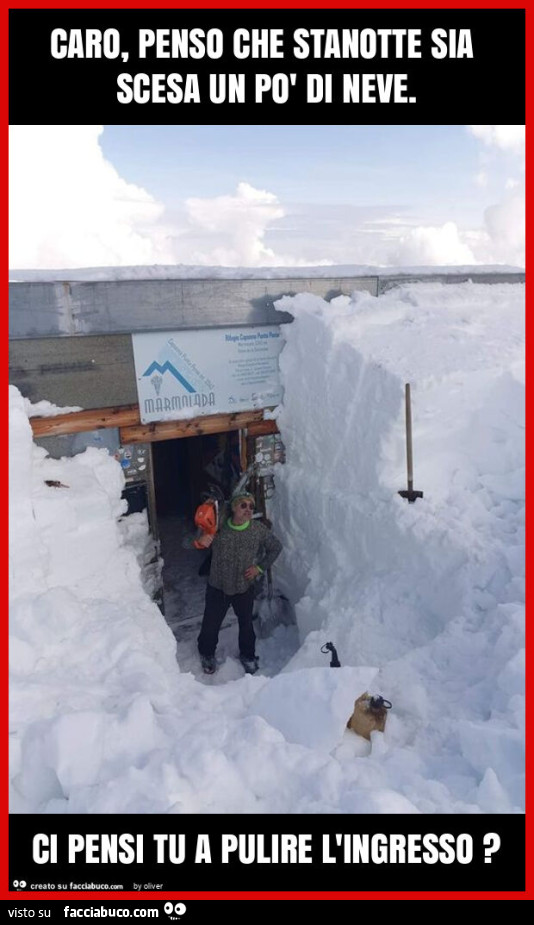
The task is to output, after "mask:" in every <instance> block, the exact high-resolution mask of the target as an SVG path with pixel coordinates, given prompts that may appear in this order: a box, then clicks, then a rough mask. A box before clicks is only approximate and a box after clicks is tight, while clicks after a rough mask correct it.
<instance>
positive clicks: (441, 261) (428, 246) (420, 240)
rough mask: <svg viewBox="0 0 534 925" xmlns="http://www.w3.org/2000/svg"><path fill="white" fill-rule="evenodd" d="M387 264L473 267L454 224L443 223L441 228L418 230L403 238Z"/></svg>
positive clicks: (465, 246) (469, 250)
mask: <svg viewBox="0 0 534 925" xmlns="http://www.w3.org/2000/svg"><path fill="white" fill-rule="evenodd" d="M391 263H392V264H398V265H399V266H416V265H423V266H444V265H446V264H450V265H456V266H461V265H465V264H474V263H477V260H476V259H475V255H474V254H473V251H472V250H471V248H470V247H469V246H468V245H467V244H466V243H465V242H464V240H463V239H462V235H461V234H460V232H459V230H458V228H457V226H456V224H455V223H454V222H445V224H444V225H441V226H426V227H424V226H419V227H417V228H412V229H410V230H409V231H408V232H407V233H406V234H403V235H402V236H401V237H400V238H399V240H398V242H397V245H396V248H395V249H394V251H393V253H392V255H391Z"/></svg>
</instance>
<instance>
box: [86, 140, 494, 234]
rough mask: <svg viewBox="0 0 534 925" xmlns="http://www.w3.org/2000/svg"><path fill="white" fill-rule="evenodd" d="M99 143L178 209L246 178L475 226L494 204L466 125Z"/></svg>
mask: <svg viewBox="0 0 534 925" xmlns="http://www.w3.org/2000/svg"><path fill="white" fill-rule="evenodd" d="M101 145H102V149H103V151H104V154H105V155H106V157H108V158H109V159H110V160H111V162H112V163H113V164H114V165H115V166H116V167H117V168H118V169H119V172H120V173H121V175H122V176H123V177H124V178H125V179H127V180H130V181H131V182H133V183H136V184H138V185H140V186H143V187H145V188H146V189H149V190H150V191H151V192H152V193H153V194H154V195H155V196H156V197H157V198H158V199H161V200H163V201H165V202H166V203H167V204H168V205H169V206H171V207H172V206H175V205H177V204H179V203H180V202H181V201H183V200H184V199H185V198H187V197H188V196H209V197H211V196H218V195H221V193H223V192H227V191H228V190H230V189H233V188H234V187H235V186H236V185H237V183H238V182H240V181H242V180H246V181H247V182H248V183H250V184H251V185H252V186H255V187H257V188H260V189H268V190H270V191H272V192H274V193H276V195H277V196H278V197H279V198H280V199H281V200H283V201H286V202H310V203H323V204H325V203H352V204H354V205H357V206H390V205H393V206H397V207H399V208H403V209H409V210H412V209H413V210H415V211H417V212H419V213H422V214H428V216H429V217H431V218H432V217H434V218H435V217H436V216H437V215H438V214H442V213H443V219H444V220H445V218H446V217H450V211H451V208H452V209H454V213H455V217H456V218H457V220H459V221H472V220H474V219H476V218H477V217H478V218H480V211H481V209H482V208H484V206H485V204H487V194H486V192H484V191H483V190H482V189H481V188H480V187H478V186H476V184H475V183H474V181H473V178H474V176H475V175H476V174H477V173H478V172H479V170H480V144H479V143H478V142H477V140H476V139H475V138H474V137H473V135H471V134H469V133H468V132H467V131H466V127H465V126H463V125H325V126H317V125H297V126H285V125H230V126H228V125H171V126H167V125H163V126H157V125H131V126H130V125H106V126H105V127H104V133H103V135H102V139H101ZM503 167H504V164H502V163H500V164H499V169H498V170H496V171H494V173H493V175H492V178H491V180H492V184H493V185H494V186H497V185H498V184H499V182H501V179H502V172H503ZM445 212H446V213H447V215H446V216H445Z"/></svg>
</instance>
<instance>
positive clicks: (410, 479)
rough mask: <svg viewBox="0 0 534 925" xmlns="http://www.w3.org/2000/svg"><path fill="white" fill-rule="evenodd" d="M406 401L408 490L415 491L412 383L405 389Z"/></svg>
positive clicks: (407, 384)
mask: <svg viewBox="0 0 534 925" xmlns="http://www.w3.org/2000/svg"><path fill="white" fill-rule="evenodd" d="M404 400H405V405H406V468H407V470H408V490H409V491H411V490H412V489H413V450H412V399H411V394H410V383H409V382H407V383H406V385H405V387H404Z"/></svg>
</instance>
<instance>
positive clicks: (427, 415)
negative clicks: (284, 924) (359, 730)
mask: <svg viewBox="0 0 534 925" xmlns="http://www.w3.org/2000/svg"><path fill="white" fill-rule="evenodd" d="M523 301H524V290H523V286H522V285H519V284H514V285H506V284H496V285H491V286H490V285H481V284H477V285H472V284H468V283H462V284H449V285H446V286H444V285H440V284H438V283H435V282H429V283H419V284H405V285H403V286H400V287H398V288H397V289H394V290H391V291H390V292H388V293H387V294H385V295H383V296H380V297H379V298H373V297H371V296H368V295H366V294H364V293H359V294H358V293H355V294H354V296H353V297H352V298H347V297H340V298H338V299H335V300H333V301H332V302H330V303H326V302H324V301H323V300H321V299H319V298H316V297H313V296H310V295H304V294H301V295H298V296H295V297H293V298H286V299H284V300H282V301H281V303H278V304H279V307H280V308H281V309H283V310H284V311H289V312H290V313H291V314H293V315H294V318H295V321H294V323H293V324H291V325H284V326H283V333H284V337H285V339H286V343H285V347H284V349H283V351H282V354H281V357H280V365H281V374H282V379H283V384H284V389H285V392H284V400H283V404H282V405H281V406H280V408H279V409H278V411H277V412H276V413H277V416H278V419H279V424H280V428H281V431H282V435H283V438H284V441H285V444H286V453H287V462H286V465H285V466H280V467H278V468H277V471H276V473H275V477H276V485H277V491H276V494H275V498H274V503H273V509H272V512H271V514H272V519H273V522H274V524H275V530H276V532H277V534H278V535H279V536H280V538H281V539H282V540H283V542H284V552H283V554H282V557H281V558H280V560H279V562H277V565H276V572H277V583H278V584H280V585H281V586H282V588H283V590H285V592H286V593H287V594H288V595H289V596H290V597H291V598H292V600H293V601H294V603H295V605H296V613H297V620H298V632H299V638H300V647H299V649H298V651H297V652H296V654H295V655H294V656H293V658H292V659H291V660H290V661H289V663H288V664H286V665H285V667H284V668H283V670H282V672H281V673H280V674H278V675H277V676H276V677H273V678H269V677H267V676H265V675H256V676H254V677H249V676H245V677H242V676H241V677H238V678H223V680H225V681H226V683H222V684H213V685H209V684H200V683H198V681H197V680H196V678H195V676H194V674H193V673H192V672H191V671H183V670H182V671H180V668H179V666H178V662H177V660H176V645H175V640H174V637H173V634H172V632H171V631H170V629H169V628H168V627H167V625H166V624H165V621H164V620H163V618H162V616H161V614H160V613H159V611H158V609H157V607H156V605H155V604H153V603H152V602H151V600H150V599H149V596H148V595H147V593H146V591H145V589H144V588H143V586H142V583H141V579H140V570H139V561H138V559H139V556H140V554H141V550H142V544H143V535H144V530H145V529H146V527H145V526H143V525H142V523H141V521H138V523H137V525H136V529H135V530H134V529H132V528H131V525H130V527H127V526H126V525H127V521H121V520H120V517H121V514H122V513H123V505H122V502H121V500H120V494H121V489H122V484H123V481H122V479H123V477H122V474H121V470H120V466H119V465H118V463H116V461H115V460H114V459H112V458H110V457H109V455H108V454H107V451H105V450H96V449H89V450H87V451H86V452H85V453H83V454H81V455H79V456H76V457H74V458H72V459H63V460H53V459H50V458H48V457H47V456H46V453H45V451H44V450H43V449H41V448H39V447H36V446H34V445H33V444H32V439H31V429H30V426H29V423H28V420H27V414H26V408H25V403H24V400H23V398H22V397H21V396H20V394H19V393H18V392H17V390H16V389H11V392H10V397H11V403H10V406H11V412H10V426H11V453H10V470H11V497H10V519H11V554H10V576H11V753H10V760H11V771H10V775H11V785H12V786H11V808H12V811H13V812H35V813H54V812H63V813H76V812H82V813H121V812H127V813H129V812H132V813H160V812H164V813H167V812H168V813H307V812H313V813H450V812H459V813H480V812H484V813H509V812H521V811H522V808H523V805H524V804H523V770H524V758H523V742H524V738H523V726H522V723H523V708H524V696H523V684H524V660H523V658H524V650H523V575H524V572H523V513H524V506H523V474H524V471H523V445H524V443H523V436H524V434H523V425H524V410H523V396H524V387H523V348H524V338H523V320H522V315H523ZM408 381H409V382H411V383H412V402H413V419H414V456H415V487H416V488H420V489H422V490H424V500H423V501H422V502H417V503H416V504H414V505H408V504H407V503H406V502H404V501H403V500H402V499H401V498H400V497H399V495H398V493H397V492H398V490H399V489H400V488H403V487H405V482H406V471H405V443H404V408H403V389H404V383H405V382H408ZM45 397H46V396H43V398H45ZM46 479H53V480H56V481H59V482H61V483H62V484H63V485H64V486H67V487H65V488H51V487H49V486H46V485H45V480H46ZM139 516H140V515H139ZM327 640H328V641H329V640H331V641H333V642H334V644H335V645H336V648H337V650H338V653H339V657H340V660H341V665H342V667H341V669H335V670H332V669H330V668H328V658H327V657H326V656H325V655H323V654H321V652H320V647H321V645H322V644H324V642H326V641H327ZM366 689H371V690H372V692H373V693H381V694H383V695H384V696H385V697H387V698H388V699H390V700H391V701H392V702H393V709H392V710H391V711H390V714H389V716H388V721H387V725H386V730H385V733H383V734H382V733H373V734H372V737H371V741H370V742H367V741H365V740H362V739H360V738H359V737H357V736H355V735H354V734H352V733H351V732H349V731H347V730H346V729H345V724H346V721H347V719H348V717H349V716H350V714H351V712H352V709H353V705H354V700H355V699H356V698H357V697H358V696H359V695H360V694H361V693H362V692H363V691H364V690H366Z"/></svg>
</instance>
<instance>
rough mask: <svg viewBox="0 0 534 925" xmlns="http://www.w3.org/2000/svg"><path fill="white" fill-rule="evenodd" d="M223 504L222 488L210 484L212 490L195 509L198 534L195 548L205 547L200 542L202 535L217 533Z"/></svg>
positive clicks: (194, 541)
mask: <svg viewBox="0 0 534 925" xmlns="http://www.w3.org/2000/svg"><path fill="white" fill-rule="evenodd" d="M221 504H223V505H224V495H223V493H222V491H221V490H220V488H217V487H216V486H214V485H210V491H208V492H206V493H205V495H204V500H203V501H202V504H199V506H198V507H197V509H196V511H195V526H196V527H197V536H196V538H195V539H194V540H193V546H194V547H195V549H205V547H204V546H203V545H202V544H201V543H200V542H199V540H200V538H201V537H202V536H206V535H207V536H215V534H216V533H217V530H218V527H219V511H220V507H221Z"/></svg>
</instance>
